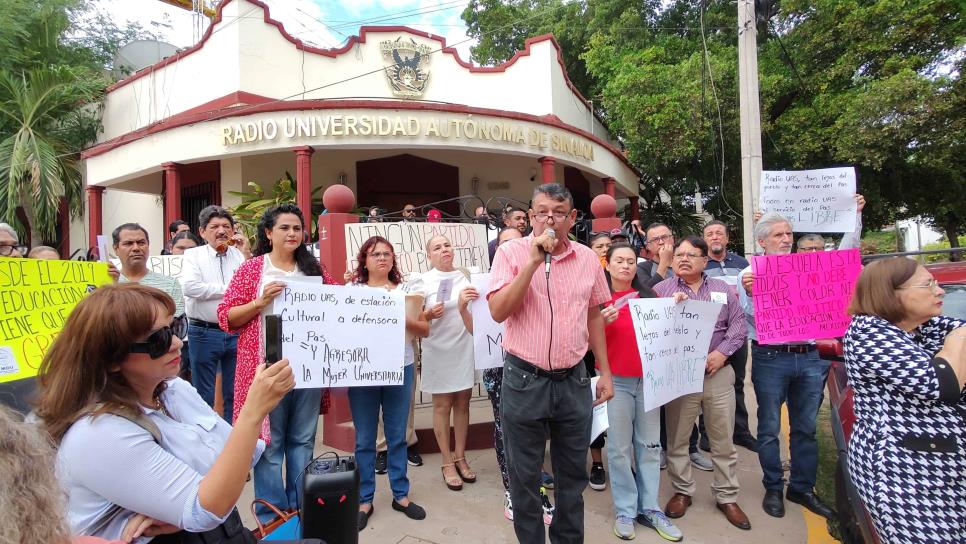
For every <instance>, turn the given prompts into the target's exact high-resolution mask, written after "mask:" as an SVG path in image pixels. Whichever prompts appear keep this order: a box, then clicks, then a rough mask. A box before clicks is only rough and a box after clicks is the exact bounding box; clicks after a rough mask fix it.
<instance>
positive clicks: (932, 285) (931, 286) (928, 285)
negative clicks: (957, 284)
mask: <svg viewBox="0 0 966 544" xmlns="http://www.w3.org/2000/svg"><path fill="white" fill-rule="evenodd" d="M937 287H939V282H938V281H936V280H935V279H932V280H929V283H924V284H922V285H906V286H905V287H901V286H900V287H896V289H935V288H937Z"/></svg>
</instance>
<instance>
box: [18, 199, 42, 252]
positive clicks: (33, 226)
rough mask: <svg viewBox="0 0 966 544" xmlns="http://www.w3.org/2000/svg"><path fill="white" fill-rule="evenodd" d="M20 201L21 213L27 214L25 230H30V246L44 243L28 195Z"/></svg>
mask: <svg viewBox="0 0 966 544" xmlns="http://www.w3.org/2000/svg"><path fill="white" fill-rule="evenodd" d="M20 202H21V203H22V204H21V205H20V207H21V208H23V214H24V215H25V216H27V230H29V231H30V247H31V248H34V247H37V246H42V245H44V237H43V235H42V234H40V229H38V228H37V219H36V218H35V217H34V206H33V202H32V201H31V200H30V196H29V195H27V197H26V198H23V199H21V200H20Z"/></svg>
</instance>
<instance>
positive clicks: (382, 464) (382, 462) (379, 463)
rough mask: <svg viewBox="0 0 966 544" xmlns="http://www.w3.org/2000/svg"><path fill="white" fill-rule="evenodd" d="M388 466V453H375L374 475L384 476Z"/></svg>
mask: <svg viewBox="0 0 966 544" xmlns="http://www.w3.org/2000/svg"><path fill="white" fill-rule="evenodd" d="M388 466H389V452H386V451H379V452H376V474H385V473H387V472H389V469H388V468H387V467H388Z"/></svg>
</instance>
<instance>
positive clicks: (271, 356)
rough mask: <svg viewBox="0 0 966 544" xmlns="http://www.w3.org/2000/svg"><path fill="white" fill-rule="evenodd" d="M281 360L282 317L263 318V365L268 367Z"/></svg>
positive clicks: (269, 316) (268, 316) (267, 316)
mask: <svg viewBox="0 0 966 544" xmlns="http://www.w3.org/2000/svg"><path fill="white" fill-rule="evenodd" d="M281 358H282V317H281V316H279V315H274V314H271V315H266V316H265V364H266V365H268V366H270V365H271V364H272V363H275V362H277V361H278V360H279V359H281Z"/></svg>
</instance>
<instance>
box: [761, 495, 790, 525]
mask: <svg viewBox="0 0 966 544" xmlns="http://www.w3.org/2000/svg"><path fill="white" fill-rule="evenodd" d="M761 509H762V510H764V511H765V513H766V514H768V515H769V516H773V517H776V518H783V517H785V501H784V500H782V491H781V489H767V490H765V498H764V499H762V500H761Z"/></svg>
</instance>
